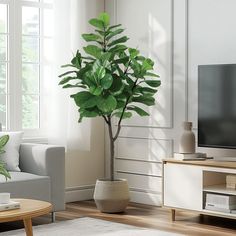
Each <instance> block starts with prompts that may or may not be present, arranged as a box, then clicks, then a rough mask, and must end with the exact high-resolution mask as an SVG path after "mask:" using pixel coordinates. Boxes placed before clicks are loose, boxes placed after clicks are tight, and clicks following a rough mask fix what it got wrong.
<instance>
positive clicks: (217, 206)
mask: <svg viewBox="0 0 236 236" xmlns="http://www.w3.org/2000/svg"><path fill="white" fill-rule="evenodd" d="M205 209H207V210H211V211H220V212H225V213H230V212H231V210H235V209H236V196H233V195H223V194H214V193H207V194H206V204H205Z"/></svg>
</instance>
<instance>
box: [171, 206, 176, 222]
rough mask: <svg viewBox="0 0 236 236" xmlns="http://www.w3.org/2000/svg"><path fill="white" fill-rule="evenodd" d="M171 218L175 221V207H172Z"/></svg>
mask: <svg viewBox="0 0 236 236" xmlns="http://www.w3.org/2000/svg"><path fill="white" fill-rule="evenodd" d="M171 220H172V221H175V209H171Z"/></svg>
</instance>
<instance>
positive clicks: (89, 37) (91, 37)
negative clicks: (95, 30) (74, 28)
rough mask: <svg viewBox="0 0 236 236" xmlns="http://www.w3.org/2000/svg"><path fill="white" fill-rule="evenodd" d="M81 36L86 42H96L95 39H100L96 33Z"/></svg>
mask: <svg viewBox="0 0 236 236" xmlns="http://www.w3.org/2000/svg"><path fill="white" fill-rule="evenodd" d="M82 37H83V39H84V40H85V41H86V42H92V41H95V42H97V40H99V39H101V37H100V36H99V35H97V34H82Z"/></svg>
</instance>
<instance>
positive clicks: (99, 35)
mask: <svg viewBox="0 0 236 236" xmlns="http://www.w3.org/2000/svg"><path fill="white" fill-rule="evenodd" d="M109 21H110V20H109V15H108V14H107V13H102V14H100V15H99V17H98V18H96V19H91V20H89V24H91V25H92V26H93V27H94V28H95V30H94V32H93V33H88V34H82V38H83V39H84V40H85V41H86V42H87V46H85V47H84V48H83V50H84V52H85V54H83V55H82V54H81V52H79V51H77V52H76V55H75V56H74V57H73V58H72V60H71V63H70V64H66V65H63V66H62V67H63V68H65V67H66V68H67V67H68V68H70V69H68V71H66V72H65V73H63V74H61V75H60V76H59V77H60V78H61V81H60V83H59V85H61V86H62V88H78V92H76V93H74V94H72V95H71V97H72V98H73V99H74V101H75V104H76V105H77V106H78V109H79V110H78V111H79V114H80V118H79V122H81V121H82V120H83V118H84V117H97V116H101V117H103V119H104V120H105V122H106V124H107V126H108V131H109V138H110V180H111V181H114V143H115V141H116V140H117V138H118V136H119V133H120V130H121V122H122V120H123V119H127V118H130V117H132V115H133V114H134V113H137V114H138V115H139V116H148V115H149V114H148V113H147V112H146V111H145V110H144V109H143V108H144V107H147V106H153V105H154V104H155V98H154V95H155V93H156V92H157V88H158V87H159V86H160V85H161V82H160V80H159V79H158V78H159V76H158V75H157V74H155V73H154V72H153V66H154V62H153V61H152V60H151V59H150V58H147V57H145V56H143V55H140V52H139V51H138V50H137V49H135V48H130V47H128V46H127V44H126V42H127V41H128V39H129V38H128V37H127V36H124V35H122V33H123V31H124V29H123V28H122V27H121V25H120V24H118V25H110V22H109ZM114 117H116V118H117V119H115V121H116V122H117V128H116V129H115V130H113V129H114V128H113V127H112V120H113V118H114Z"/></svg>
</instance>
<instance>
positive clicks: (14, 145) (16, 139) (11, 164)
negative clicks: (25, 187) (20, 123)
mask: <svg viewBox="0 0 236 236" xmlns="http://www.w3.org/2000/svg"><path fill="white" fill-rule="evenodd" d="M3 135H9V137H10V138H9V141H8V142H7V144H6V146H5V147H4V148H3V150H5V153H3V154H1V156H0V159H1V160H2V161H3V162H4V163H6V169H7V170H9V171H20V168H19V149H20V144H21V142H22V136H23V132H21V131H18V132H0V137H2V136H3Z"/></svg>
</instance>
